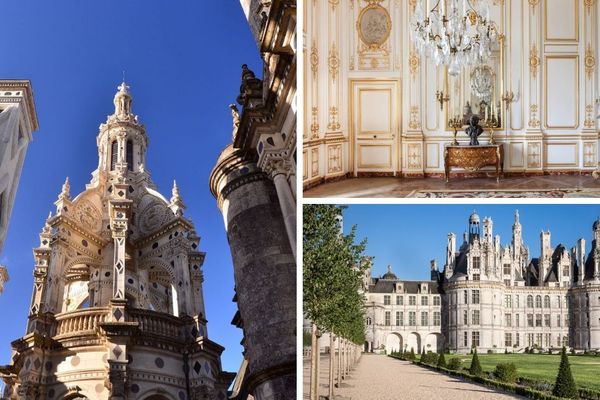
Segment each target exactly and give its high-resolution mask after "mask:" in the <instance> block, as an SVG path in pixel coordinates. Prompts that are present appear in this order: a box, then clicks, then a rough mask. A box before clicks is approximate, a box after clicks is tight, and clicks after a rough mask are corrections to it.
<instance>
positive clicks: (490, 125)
mask: <svg viewBox="0 0 600 400" xmlns="http://www.w3.org/2000/svg"><path fill="white" fill-rule="evenodd" d="M496 124H497V121H496V119H495V118H494V117H492V118H490V119H487V120H485V127H486V128H488V129H489V130H490V144H496V141H495V140H494V128H495V127H496Z"/></svg>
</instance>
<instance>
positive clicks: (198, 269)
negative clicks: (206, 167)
mask: <svg viewBox="0 0 600 400" xmlns="http://www.w3.org/2000/svg"><path fill="white" fill-rule="evenodd" d="M114 106H115V111H114V113H113V114H112V115H110V116H108V119H107V121H106V122H105V123H103V124H101V125H100V131H99V134H98V136H97V141H96V142H97V146H98V168H97V169H96V170H95V171H94V172H93V174H92V180H91V182H90V183H89V184H87V185H86V189H85V191H83V192H82V193H80V194H79V195H77V196H75V197H73V196H71V188H70V184H69V181H68V179H67V180H66V181H65V183H64V185H63V187H62V190H61V192H60V194H59V196H58V199H57V201H56V202H55V205H56V212H55V214H54V215H52V214H51V215H50V216H49V217H48V219H47V220H46V222H45V225H44V227H43V229H42V232H41V233H40V244H39V247H37V248H35V249H34V250H33V252H34V258H35V269H34V274H33V275H34V285H33V295H32V300H31V307H30V309H29V317H28V323H27V330H26V334H25V336H23V337H22V338H21V339H18V340H16V341H14V342H13V343H12V346H13V357H12V362H11V364H10V365H8V366H5V367H0V372H2V373H3V374H4V375H5V376H7V378H5V382H6V384H7V389H6V396H7V398H10V399H47V400H52V399H67V398H68V399H72V398H77V399H80V398H81V399H85V398H89V399H138V398H139V399H141V398H149V397H151V398H152V399H157V400H158V399H182V400H183V399H224V398H226V395H227V388H228V386H229V385H230V383H231V381H232V379H233V374H230V373H226V372H223V371H222V370H221V363H220V355H221V353H222V351H223V347H221V346H219V345H218V344H216V343H214V342H212V341H211V340H210V339H209V338H208V330H207V320H206V314H205V309H204V301H203V294H202V282H203V273H202V264H203V261H204V256H205V253H203V252H201V251H200V249H199V242H200V238H199V237H198V235H197V234H196V231H195V229H194V225H193V224H192V222H191V221H190V220H189V219H187V218H185V217H184V216H183V211H184V209H185V205H184V203H183V201H182V199H181V196H180V193H179V189H178V188H177V186H176V185H175V184H174V186H173V191H172V196H171V198H170V199H167V198H165V197H164V196H163V195H161V194H160V193H159V192H158V191H157V190H156V186H155V185H154V184H153V183H152V180H151V177H150V174H149V172H148V171H147V170H146V168H145V155H146V149H147V147H148V137H147V136H146V132H145V128H144V126H143V125H142V124H140V122H139V121H138V118H137V116H135V115H134V114H133V113H132V108H131V107H132V96H131V94H130V92H129V87H128V86H127V85H126V84H125V83H124V82H123V83H122V84H121V85H120V86H119V88H118V92H117V93H116V95H115V97H114Z"/></svg>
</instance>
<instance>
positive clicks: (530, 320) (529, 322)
mask: <svg viewBox="0 0 600 400" xmlns="http://www.w3.org/2000/svg"><path fill="white" fill-rule="evenodd" d="M527 326H528V327H530V328H531V327H533V314H527Z"/></svg>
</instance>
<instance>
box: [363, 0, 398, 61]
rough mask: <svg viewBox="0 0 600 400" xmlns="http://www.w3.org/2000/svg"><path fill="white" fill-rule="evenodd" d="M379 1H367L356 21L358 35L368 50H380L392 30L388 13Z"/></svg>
mask: <svg viewBox="0 0 600 400" xmlns="http://www.w3.org/2000/svg"><path fill="white" fill-rule="evenodd" d="M379 3H380V1H369V5H367V6H366V7H365V8H363V9H362V10H361V11H360V14H358V20H357V21H356V30H357V31H358V36H359V37H360V40H361V41H362V42H363V43H364V44H365V46H366V47H367V49H368V50H374V51H378V50H382V47H383V45H384V43H385V42H386V41H387V40H388V38H389V37H390V33H391V32H392V19H391V17H390V13H389V12H388V10H386V9H385V8H384V7H382V6H381V5H380V4H379Z"/></svg>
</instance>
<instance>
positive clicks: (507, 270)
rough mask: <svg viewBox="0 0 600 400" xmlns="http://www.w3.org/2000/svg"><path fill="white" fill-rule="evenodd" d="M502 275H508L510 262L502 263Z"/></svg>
mask: <svg viewBox="0 0 600 400" xmlns="http://www.w3.org/2000/svg"><path fill="white" fill-rule="evenodd" d="M504 275H510V264H504Z"/></svg>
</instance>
